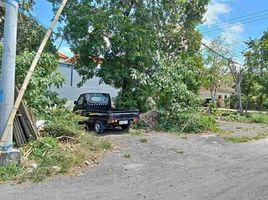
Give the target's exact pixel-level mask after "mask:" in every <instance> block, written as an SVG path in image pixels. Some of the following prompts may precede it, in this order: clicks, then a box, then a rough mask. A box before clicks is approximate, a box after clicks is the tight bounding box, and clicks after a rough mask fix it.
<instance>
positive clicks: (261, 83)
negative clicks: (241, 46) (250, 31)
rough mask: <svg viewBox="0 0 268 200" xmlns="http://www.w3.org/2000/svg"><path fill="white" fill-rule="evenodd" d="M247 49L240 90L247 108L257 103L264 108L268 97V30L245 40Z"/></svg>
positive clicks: (260, 108) (260, 107)
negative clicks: (257, 36)
mask: <svg viewBox="0 0 268 200" xmlns="http://www.w3.org/2000/svg"><path fill="white" fill-rule="evenodd" d="M246 44H247V46H248V50H247V51H245V52H244V56H245V58H246V66H247V68H246V72H245V78H244V80H243V81H242V92H243V93H244V94H245V95H246V97H247V101H246V104H247V108H249V109H250V108H251V109H252V108H254V104H255V105H258V106H257V108H258V109H259V110H263V109H264V103H265V101H267V97H268V89H267V88H268V81H267V80H268V31H266V32H264V33H263V35H262V37H261V38H259V39H255V40H252V39H251V40H249V41H247V42H246Z"/></svg>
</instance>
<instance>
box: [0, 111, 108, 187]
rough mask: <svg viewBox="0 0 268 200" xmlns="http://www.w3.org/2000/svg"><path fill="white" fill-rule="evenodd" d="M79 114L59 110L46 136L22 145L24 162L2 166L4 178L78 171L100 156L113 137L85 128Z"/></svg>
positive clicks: (20, 179)
mask: <svg viewBox="0 0 268 200" xmlns="http://www.w3.org/2000/svg"><path fill="white" fill-rule="evenodd" d="M78 118H79V117H77V116H76V115H74V114H72V113H70V112H68V111H65V110H61V111H58V110H57V111H55V113H54V116H50V119H49V120H50V123H49V124H48V125H47V126H46V127H45V129H44V131H43V132H42V134H43V136H42V137H41V138H39V139H38V140H36V141H32V142H30V143H29V144H27V145H25V146H24V147H23V148H22V149H21V151H22V164H21V165H20V166H14V165H10V166H7V167H3V168H0V182H3V181H8V180H15V181H17V182H24V181H32V182H40V181H43V180H45V179H47V178H48V177H51V176H55V175H60V174H71V173H75V169H76V168H77V167H78V166H83V165H85V161H86V160H96V159H97V158H98V156H99V155H101V154H102V152H104V151H106V150H109V149H111V143H110V142H109V141H107V140H104V139H101V138H98V137H96V136H94V135H93V134H90V133H87V132H85V131H83V130H82V129H81V127H79V125H78V123H77V120H78Z"/></svg>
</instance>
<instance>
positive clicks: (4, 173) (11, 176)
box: [0, 164, 23, 183]
mask: <svg viewBox="0 0 268 200" xmlns="http://www.w3.org/2000/svg"><path fill="white" fill-rule="evenodd" d="M22 170H23V168H22V167H21V166H17V165H13V164H11V165H8V166H6V167H0V183H2V182H4V181H7V180H15V179H16V178H17V177H18V176H19V175H20V174H21V173H22Z"/></svg>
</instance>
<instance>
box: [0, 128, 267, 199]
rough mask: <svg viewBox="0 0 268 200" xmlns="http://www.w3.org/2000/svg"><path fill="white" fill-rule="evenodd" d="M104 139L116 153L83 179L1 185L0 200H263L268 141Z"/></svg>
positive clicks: (165, 136) (156, 136)
mask: <svg viewBox="0 0 268 200" xmlns="http://www.w3.org/2000/svg"><path fill="white" fill-rule="evenodd" d="M105 137H107V138H110V139H111V140H112V141H113V142H114V143H116V144H118V145H119V146H120V147H121V148H120V150H119V151H118V152H112V153H108V154H106V155H105V157H104V158H103V159H102V160H101V162H100V164H99V165H97V166H95V167H93V168H90V169H87V170H86V171H84V172H83V175H80V176H76V177H69V178H68V177H58V178H56V179H52V180H49V181H47V182H44V183H40V184H22V185H12V184H6V185H2V186H0V196H1V198H0V199H5V200H9V199H10V200H11V199H12V200H14V199H15V200H17V199H18V200H31V199H49V200H61V199H66V200H69V199H70V200H76V199H79V200H91V199H92V200H139V199H151V200H165V199H166V200H173V199H174V200H186V199H189V200H195V199H196V200H210V199H211V200H234V199H237V200H242V199H243V200H262V199H263V200H267V199H268V139H263V140H259V141H252V142H248V143H243V144H232V143H226V142H225V141H224V140H223V139H222V138H220V137H218V136H215V135H213V134H212V135H191V136H188V137H187V139H182V138H180V137H178V136H174V135H170V134H164V133H150V134H147V135H142V136H130V135H109V136H105ZM140 139H147V141H148V142H147V143H142V142H141V141H140ZM127 154H128V155H129V158H126V157H128V156H126V155H127Z"/></svg>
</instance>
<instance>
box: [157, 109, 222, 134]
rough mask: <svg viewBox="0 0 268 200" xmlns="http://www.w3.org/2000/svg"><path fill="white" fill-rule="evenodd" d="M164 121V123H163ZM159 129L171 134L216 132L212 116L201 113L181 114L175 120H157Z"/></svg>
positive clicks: (215, 124)
mask: <svg viewBox="0 0 268 200" xmlns="http://www.w3.org/2000/svg"><path fill="white" fill-rule="evenodd" d="M163 120H165V121H163ZM159 128H160V129H161V130H164V131H171V132H194V133H198V132H203V131H215V132H216V131H218V126H217V123H216V120H215V117H214V116H213V115H206V114H203V113H201V112H197V113H193V112H190V113H182V114H181V116H180V117H178V118H176V119H172V120H171V119H170V118H165V119H163V118H161V117H160V118H159Z"/></svg>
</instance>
